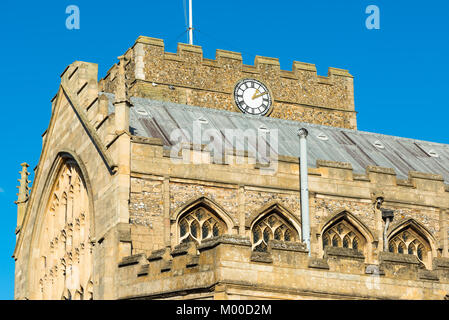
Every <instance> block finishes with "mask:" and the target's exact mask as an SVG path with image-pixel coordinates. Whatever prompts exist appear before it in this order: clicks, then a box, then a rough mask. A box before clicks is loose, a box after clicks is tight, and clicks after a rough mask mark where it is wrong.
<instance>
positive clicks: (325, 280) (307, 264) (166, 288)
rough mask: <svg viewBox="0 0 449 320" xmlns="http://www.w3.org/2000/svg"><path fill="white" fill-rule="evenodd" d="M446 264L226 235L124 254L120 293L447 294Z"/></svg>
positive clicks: (164, 295)
mask: <svg viewBox="0 0 449 320" xmlns="http://www.w3.org/2000/svg"><path fill="white" fill-rule="evenodd" d="M448 262H449V259H447V258H438V259H434V268H433V269H432V270H425V269H423V268H421V267H420V263H419V261H418V259H416V257H414V256H407V255H398V254H392V253H382V255H381V261H380V262H379V263H378V264H367V263H365V262H364V256H363V254H362V253H361V252H359V251H357V250H353V249H345V248H328V249H327V250H326V251H325V255H324V257H323V258H316V257H309V256H308V251H307V249H306V246H305V245H304V244H302V243H295V242H281V241H275V240H271V241H270V242H269V248H268V251H267V252H254V251H253V250H252V249H251V243H250V239H249V238H245V237H242V236H231V235H223V236H220V237H216V238H210V239H207V240H205V241H204V242H203V243H201V244H200V245H199V246H197V245H196V244H194V243H193V242H191V243H182V244H180V245H178V246H176V247H174V248H173V249H170V248H165V249H162V250H157V251H154V252H152V253H151V254H150V255H149V256H148V257H146V256H145V255H144V254H139V255H134V256H130V257H125V258H124V259H123V260H122V261H120V263H119V264H118V269H119V276H120V279H121V280H122V282H121V286H120V289H119V296H120V298H131V297H133V298H169V297H170V296H171V295H177V294H179V291H182V292H183V295H184V296H186V297H189V296H190V297H194V296H196V297H203V298H204V297H206V296H210V297H215V298H217V295H218V294H223V292H222V291H223V286H224V291H225V294H227V295H230V294H231V292H232V291H233V290H237V289H239V290H248V289H250V290H251V292H252V294H253V295H254V296H257V294H258V293H257V291H258V290H259V289H261V290H262V292H263V291H267V290H268V291H270V292H277V293H278V294H280V295H282V293H285V294H288V295H289V297H290V298H292V297H296V298H298V297H304V295H305V296H307V292H308V291H309V290H311V289H312V287H313V292H314V294H315V295H316V294H318V295H321V296H323V297H327V298H331V297H333V298H335V297H342V296H344V295H345V294H348V295H353V294H355V292H354V291H353V289H352V288H353V287H354V286H357V287H358V288H359V290H358V293H357V295H358V296H359V298H363V297H371V298H380V299H385V298H390V299H400V298H409V299H430V298H432V299H443V298H444V295H445V292H447V290H448V288H449V279H448V272H449V268H448V266H447V264H448ZM237 271H238V272H237ZM330 275H332V276H330ZM311 278H313V279H314V281H312V282H311V281H309V280H310V279H311ZM344 281H350V282H351V285H347V284H348V283H346V285H345V284H344V283H343V282H344ZM392 281H394V282H395V286H394V287H391V286H390V283H391V282H392ZM411 283H413V286H414V287H417V288H421V289H420V290H418V291H416V292H414V293H413V295H412V296H407V295H410V293H409V292H407V290H403V289H404V288H406V287H408V286H410V285H411ZM429 286H432V287H433V289H430V288H429ZM435 287H438V288H439V289H438V290H434V289H435ZM387 288H388V290H387ZM218 291H219V292H220V293H218ZM136 292H138V294H137V295H136ZM439 294H440V295H441V296H439ZM220 298H226V295H225V296H220ZM228 298H229V297H228Z"/></svg>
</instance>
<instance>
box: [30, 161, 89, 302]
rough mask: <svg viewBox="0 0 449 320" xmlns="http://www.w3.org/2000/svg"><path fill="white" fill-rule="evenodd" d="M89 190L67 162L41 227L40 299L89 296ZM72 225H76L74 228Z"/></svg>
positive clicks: (74, 167) (52, 192)
mask: <svg viewBox="0 0 449 320" xmlns="http://www.w3.org/2000/svg"><path fill="white" fill-rule="evenodd" d="M88 197H89V196H88V192H87V188H86V184H85V181H84V179H83V176H82V174H81V171H80V169H79V167H78V166H77V164H76V163H74V162H73V161H66V162H65V163H64V164H63V166H62V168H61V169H60V171H59V174H58V177H57V179H56V181H55V183H54V185H53V187H52V190H51V196H50V198H49V199H50V200H49V203H48V205H47V207H46V211H45V213H44V217H43V222H42V228H41V230H40V236H39V238H38V239H39V240H38V241H39V244H38V247H39V248H40V257H41V258H40V260H39V263H38V265H37V270H36V274H37V275H38V279H39V287H40V294H41V298H42V299H83V298H91V296H92V295H91V290H90V291H88V292H87V294H85V291H84V289H83V288H90V287H91V286H89V284H90V278H91V275H92V252H91V250H84V248H85V247H90V243H89V239H90V220H89V219H90V217H91V216H90V214H89V202H88V199H89V198H88ZM74 226H75V227H74Z"/></svg>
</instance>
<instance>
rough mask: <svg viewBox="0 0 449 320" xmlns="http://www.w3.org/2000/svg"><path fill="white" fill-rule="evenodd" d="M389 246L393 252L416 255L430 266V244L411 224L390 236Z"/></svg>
mask: <svg viewBox="0 0 449 320" xmlns="http://www.w3.org/2000/svg"><path fill="white" fill-rule="evenodd" d="M388 248H389V251H390V252H392V253H399V254H409V255H414V256H416V257H417V258H418V260H419V261H421V262H422V263H423V264H424V265H425V266H426V267H429V266H430V263H431V262H430V261H431V258H430V257H429V256H430V254H431V247H430V244H429V242H428V241H427V240H426V239H425V238H424V237H423V236H422V235H420V233H419V232H417V230H414V228H412V227H410V226H409V227H407V228H405V229H402V231H400V232H398V233H396V234H394V235H393V236H392V237H390V240H389V242H388Z"/></svg>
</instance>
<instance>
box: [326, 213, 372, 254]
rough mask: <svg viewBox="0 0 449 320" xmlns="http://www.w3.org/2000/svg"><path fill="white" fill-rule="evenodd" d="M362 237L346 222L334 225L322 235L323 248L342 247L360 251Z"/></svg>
mask: <svg viewBox="0 0 449 320" xmlns="http://www.w3.org/2000/svg"><path fill="white" fill-rule="evenodd" d="M363 240H364V239H363V236H362V235H360V234H359V232H358V231H357V230H356V229H355V228H354V227H353V226H352V225H351V224H350V223H349V222H347V221H346V220H342V221H340V222H338V223H336V224H335V225H334V226H332V227H330V228H329V229H327V230H326V231H325V232H324V234H323V248H326V247H342V248H349V249H354V250H359V251H362V249H363V248H362V244H363V242H364V241H363Z"/></svg>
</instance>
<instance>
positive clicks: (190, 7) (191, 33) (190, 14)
mask: <svg viewBox="0 0 449 320" xmlns="http://www.w3.org/2000/svg"><path fill="white" fill-rule="evenodd" d="M192 16H193V15H192V0H189V44H193V17H192Z"/></svg>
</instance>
